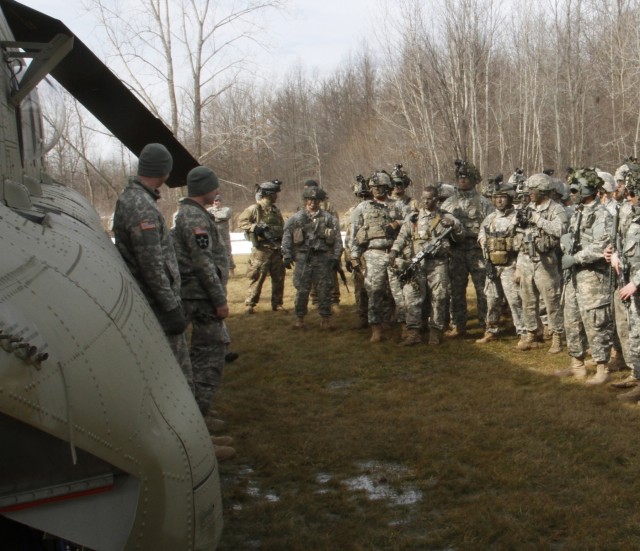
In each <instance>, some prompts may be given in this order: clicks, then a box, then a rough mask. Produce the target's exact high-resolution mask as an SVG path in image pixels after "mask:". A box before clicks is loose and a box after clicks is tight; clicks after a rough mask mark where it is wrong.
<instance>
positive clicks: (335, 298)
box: [298, 180, 344, 311]
mask: <svg viewBox="0 0 640 551" xmlns="http://www.w3.org/2000/svg"><path fill="white" fill-rule="evenodd" d="M307 188H316V189H319V190H320V194H319V196H318V197H319V205H320V208H321V209H322V210H324V211H325V212H328V213H329V214H331V215H332V216H335V217H336V218H337V219H338V224H339V223H340V217H339V216H338V211H337V209H336V207H335V206H334V204H333V203H332V202H331V201H329V196H328V195H327V192H326V191H325V190H324V189H322V188H321V187H320V186H319V185H318V182H316V181H315V180H307V181H305V183H304V189H307ZM303 192H304V190H303ZM305 208H306V207H305V205H302V207H301V208H299V209H298V210H304V209H305ZM340 255H341V256H342V252H340ZM338 268H339V269H342V268H341V266H340V263H338ZM342 273H343V274H344V271H343V272H342ZM331 279H332V282H333V287H332V289H331V304H332V305H333V308H334V309H335V310H336V311H337V310H338V309H339V307H340V282H339V281H338V269H336V270H334V272H333V273H332V274H331ZM309 296H310V297H311V304H313V305H314V306H317V305H318V296H317V293H316V289H315V285H314V286H313V287H312V288H311V295H309Z"/></svg>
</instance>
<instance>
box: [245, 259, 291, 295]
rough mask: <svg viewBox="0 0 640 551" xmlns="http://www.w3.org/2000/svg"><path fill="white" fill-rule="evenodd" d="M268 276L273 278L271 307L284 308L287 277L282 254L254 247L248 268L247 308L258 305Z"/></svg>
mask: <svg viewBox="0 0 640 551" xmlns="http://www.w3.org/2000/svg"><path fill="white" fill-rule="evenodd" d="M267 276H271V306H272V307H275V306H282V300H283V295H284V277H285V270H284V264H283V261H282V252H281V251H280V249H256V248H255V247H254V248H253V249H252V250H251V256H250V257H249V264H248V266H247V277H248V278H249V281H250V283H249V291H248V292H247V298H246V300H245V301H244V303H245V304H246V305H247V306H255V305H256V304H258V302H259V301H260V294H261V293H262V286H263V285H264V282H265V280H266V279H267Z"/></svg>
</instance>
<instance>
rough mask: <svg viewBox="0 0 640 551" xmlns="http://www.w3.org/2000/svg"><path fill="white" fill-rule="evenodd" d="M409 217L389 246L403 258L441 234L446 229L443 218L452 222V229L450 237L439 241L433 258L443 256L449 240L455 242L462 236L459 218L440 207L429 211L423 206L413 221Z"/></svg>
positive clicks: (445, 253) (446, 250) (406, 257)
mask: <svg viewBox="0 0 640 551" xmlns="http://www.w3.org/2000/svg"><path fill="white" fill-rule="evenodd" d="M413 216H415V215H413ZM411 218H412V217H410V218H409V220H406V221H405V222H404V224H402V228H400V233H399V234H398V237H396V239H395V241H394V242H393V246H392V247H391V249H392V250H394V251H396V252H397V253H398V254H399V255H402V257H403V258H405V259H410V258H411V257H413V256H414V255H415V254H417V253H419V252H420V251H421V250H422V249H423V248H424V247H425V246H426V245H427V244H428V243H429V242H431V241H433V240H434V239H435V238H437V237H438V236H439V235H442V233H443V232H444V231H445V230H446V229H447V228H446V227H445V226H444V225H443V224H442V220H443V219H445V218H446V219H448V220H450V221H452V222H453V226H452V228H453V230H452V232H451V233H450V234H449V236H448V237H450V239H448V238H445V239H444V240H443V241H441V242H440V246H439V248H438V250H437V253H436V254H435V258H445V257H446V256H447V255H448V251H449V249H450V248H451V242H452V241H453V242H456V241H459V240H461V239H463V238H464V229H463V227H462V224H461V222H460V220H457V219H456V218H454V217H453V216H451V214H449V213H448V212H445V211H443V210H441V209H437V210H435V211H433V212H431V211H428V210H427V209H424V208H423V209H420V210H419V211H418V214H417V218H416V220H415V221H413V220H412V219H411Z"/></svg>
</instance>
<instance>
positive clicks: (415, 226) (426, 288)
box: [389, 186, 464, 346]
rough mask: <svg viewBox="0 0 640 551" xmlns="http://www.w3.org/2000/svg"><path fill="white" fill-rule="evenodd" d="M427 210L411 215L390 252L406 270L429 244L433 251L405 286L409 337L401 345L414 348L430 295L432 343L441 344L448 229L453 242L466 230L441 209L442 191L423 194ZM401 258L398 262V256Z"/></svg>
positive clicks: (462, 235) (430, 339)
mask: <svg viewBox="0 0 640 551" xmlns="http://www.w3.org/2000/svg"><path fill="white" fill-rule="evenodd" d="M422 201H423V205H424V206H423V208H421V209H420V210H419V212H418V213H415V214H413V215H410V217H409V220H407V221H405V222H404V224H403V225H402V228H400V233H399V234H398V237H397V238H396V240H395V241H394V243H393V246H392V248H391V251H390V252H389V259H390V263H391V264H392V265H393V263H394V262H395V263H396V264H397V265H398V268H399V269H400V270H401V271H402V270H404V269H406V268H407V267H408V265H409V264H410V263H411V259H412V258H413V257H414V256H415V255H416V254H418V253H420V252H421V251H423V250H426V248H427V247H428V246H429V245H433V247H432V248H433V251H432V252H430V254H429V255H427V256H425V257H424V259H423V260H422V261H421V262H420V264H419V266H417V267H416V269H415V270H414V271H413V274H414V276H413V277H412V278H411V279H409V280H408V281H407V282H406V283H405V284H404V286H403V292H404V298H405V306H406V309H407V318H406V319H407V323H406V325H407V330H406V337H405V339H404V340H403V341H402V342H401V343H400V344H401V345H402V346H411V345H414V344H418V343H420V342H422V339H421V337H420V329H421V325H422V307H423V302H424V301H425V297H426V296H427V295H428V298H429V305H430V311H429V316H428V323H429V344H432V345H437V344H440V342H441V340H442V331H443V329H444V324H445V313H446V307H447V303H448V301H449V292H448V291H449V250H450V240H449V239H448V236H447V237H445V238H443V237H442V236H443V235H444V232H445V231H447V228H451V231H450V235H451V239H452V240H453V241H456V240H459V239H463V237H464V229H463V228H462V224H461V223H460V221H459V220H456V219H455V218H454V217H453V216H451V215H450V214H449V213H447V212H445V211H443V210H441V209H440V208H438V189H437V188H436V187H432V186H429V187H427V188H425V190H424V191H423V192H422ZM397 256H400V258H398V259H397V260H396V257H397Z"/></svg>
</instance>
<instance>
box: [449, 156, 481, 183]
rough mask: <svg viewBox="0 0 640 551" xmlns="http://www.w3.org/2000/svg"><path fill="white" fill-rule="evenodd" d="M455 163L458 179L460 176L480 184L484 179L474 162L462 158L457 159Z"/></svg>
mask: <svg viewBox="0 0 640 551" xmlns="http://www.w3.org/2000/svg"><path fill="white" fill-rule="evenodd" d="M454 164H455V165H456V180H457V179H458V178H466V179H467V180H470V181H471V182H472V183H474V184H479V183H480V180H482V176H481V175H480V171H479V170H478V169H477V168H476V165H474V164H473V163H468V162H467V161H464V160H462V159H456V160H455V161H454Z"/></svg>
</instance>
